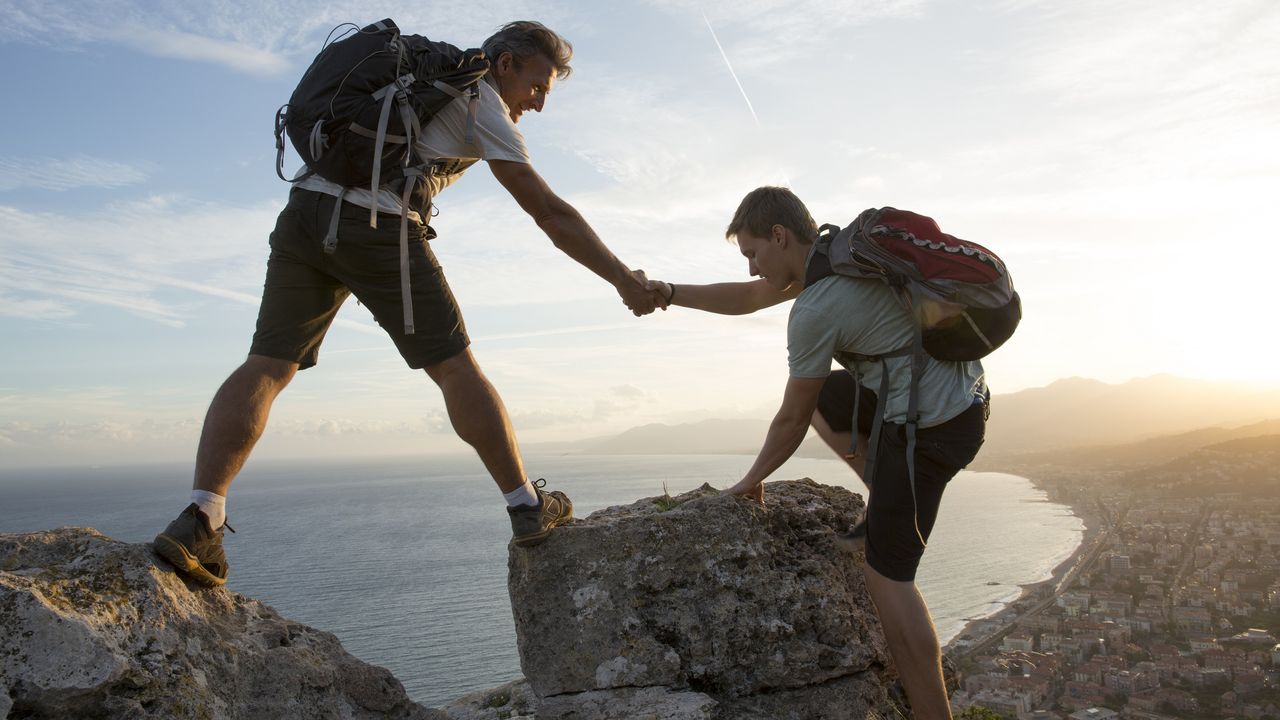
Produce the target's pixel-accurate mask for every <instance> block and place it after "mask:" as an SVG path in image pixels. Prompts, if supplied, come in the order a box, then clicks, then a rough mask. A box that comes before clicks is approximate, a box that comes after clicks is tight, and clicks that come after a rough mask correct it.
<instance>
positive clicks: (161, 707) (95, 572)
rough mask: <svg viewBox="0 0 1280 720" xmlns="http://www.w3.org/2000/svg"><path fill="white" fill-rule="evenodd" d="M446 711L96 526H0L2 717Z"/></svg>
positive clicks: (414, 715)
mask: <svg viewBox="0 0 1280 720" xmlns="http://www.w3.org/2000/svg"><path fill="white" fill-rule="evenodd" d="M6 713H7V714H8V715H9V716H10V717H15V718H17V717H21V718H73V717H93V718H104V719H114V718H120V719H122V720H123V719H124V718H129V719H131V720H133V719H146V718H156V719H159V718H165V719H168V718H208V719H210V720H216V719H220V718H255V719H256V718H343V719H347V718H405V719H414V720H425V719H428V718H447V717H448V716H447V715H446V714H445V713H444V712H442V711H438V710H430V709H427V708H425V707H422V706H421V705H417V704H415V703H413V702H412V701H410V700H409V698H408V697H407V696H406V695H405V692H404V688H403V687H402V686H401V684H400V682H399V681H398V680H396V679H395V678H394V677H393V676H392V675H391V674H390V673H389V672H388V671H386V670H384V669H382V668H379V667H374V666H372V665H368V664H366V663H363V662H361V661H359V660H357V659H355V658H354V657H352V656H351V655H349V654H347V653H346V651H344V650H343V649H342V646H341V645H340V644H339V642H338V640H337V638H335V637H334V636H333V635H331V634H329V633H325V632H320V631H318V630H315V629H312V628H310V627H307V626H305V625H301V624H299V623H296V622H292V621H290V620H287V619H285V618H282V617H280V615H279V614H277V613H276V612H275V610H273V609H271V608H270V607H268V606H267V605H264V604H263V603H261V602H258V601H256V600H251V599H248V598H245V597H243V596H241V595H237V594H235V593H232V592H230V591H227V590H225V589H219V590H203V589H201V590H199V591H196V592H193V591H192V588H190V587H189V586H188V585H187V584H186V583H184V581H183V580H181V579H180V578H179V577H178V576H176V575H174V573H173V572H172V570H171V569H170V568H169V567H168V566H167V565H166V564H165V563H164V561H162V560H159V559H158V558H156V557H155V556H154V555H153V554H152V553H151V551H150V549H149V548H148V547H147V546H145V545H130V544H126V543H121V542H117V541H115V540H112V539H110V538H107V537H105V536H103V535H101V534H99V533H97V532H96V531H94V530H88V529H79V528H63V529H60V530H54V531H50V532H43V533H34V534H28V535H3V534H0V718H3V717H5V716H6Z"/></svg>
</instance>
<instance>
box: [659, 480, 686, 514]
mask: <svg viewBox="0 0 1280 720" xmlns="http://www.w3.org/2000/svg"><path fill="white" fill-rule="evenodd" d="M683 502H684V501H683V500H677V499H676V498H673V497H671V493H670V492H669V491H668V490H667V484H666V483H665V482H664V483H662V497H660V498H658V499H657V500H654V501H653V504H654V505H657V506H658V512H666V511H668V510H670V509H671V508H673V507H676V506H678V505H680V504H681V503H683Z"/></svg>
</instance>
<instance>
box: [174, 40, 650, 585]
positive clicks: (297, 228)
mask: <svg viewBox="0 0 1280 720" xmlns="http://www.w3.org/2000/svg"><path fill="white" fill-rule="evenodd" d="M483 50H484V52H485V54H486V56H487V57H488V60H489V70H488V72H487V74H486V75H485V77H484V78H483V80H482V81H480V82H479V83H477V85H478V91H479V97H478V101H477V104H476V105H475V106H474V107H470V106H469V103H468V99H467V98H458V99H456V100H454V101H453V102H452V103H451V104H449V105H447V106H446V107H445V108H444V109H443V110H441V111H440V112H439V113H437V114H436V115H435V116H434V117H433V118H432V120H431V122H430V123H429V124H427V125H426V127H424V128H423V130H422V133H421V135H420V136H419V137H418V139H417V143H416V147H415V150H416V151H417V154H418V155H419V156H420V157H421V158H423V159H424V160H428V159H429V160H432V161H435V160H440V161H443V167H444V168H445V170H444V171H443V172H440V173H436V174H433V175H431V176H430V177H428V178H425V179H424V181H425V182H428V183H429V184H430V186H429V190H430V194H431V195H432V196H434V195H436V194H438V193H439V192H441V191H443V190H444V189H446V188H447V187H448V186H449V185H451V184H452V183H453V182H455V181H456V180H457V179H458V178H459V177H461V176H462V174H463V173H464V172H465V171H466V170H467V169H468V168H469V167H470V166H471V165H474V164H475V163H476V162H478V161H480V160H484V161H485V162H486V163H488V165H489V169H490V171H491V172H492V173H493V175H494V177H495V178H497V180H498V182H499V183H500V184H501V185H502V186H503V188H505V189H506V190H507V192H508V193H510V194H511V196H512V197H513V198H514V199H515V201H516V202H517V203H518V204H519V205H520V207H521V208H522V209H523V210H524V211H525V212H526V213H528V214H529V216H530V217H532V218H533V220H534V221H535V222H536V223H537V224H538V227H539V228H541V229H542V231H543V232H545V233H546V234H547V236H548V237H549V238H550V239H551V241H552V242H553V243H554V244H555V246H556V247H557V248H559V249H560V250H561V251H563V252H564V253H565V254H566V255H568V256H569V257H571V258H573V259H574V260H576V261H577V262H579V263H581V264H582V265H583V266H585V267H586V268H587V269H589V270H591V271H592V272H593V273H595V274H596V275H599V276H600V277H601V278H603V279H604V280H606V281H607V282H609V283H610V284H612V285H613V286H614V287H615V288H616V289H617V291H618V294H619V295H621V296H622V299H623V301H624V302H625V303H626V305H627V306H628V307H629V308H630V309H631V310H632V312H634V313H635V314H636V315H642V314H645V313H649V312H652V311H653V308H654V296H653V295H652V294H650V293H649V292H648V291H646V290H645V288H644V287H643V286H642V285H641V284H640V283H638V282H637V281H636V280H635V278H634V277H633V276H632V274H631V271H630V269H629V268H628V267H627V266H626V265H625V264H623V263H622V261H620V260H619V259H618V258H617V257H615V256H614V255H613V253H612V252H610V251H609V249H608V248H607V247H606V246H605V245H604V243H603V242H601V241H600V238H599V237H598V236H597V235H596V233H595V232H594V231H593V230H592V229H591V227H590V226H589V225H588V224H587V222H586V220H584V219H583V217H582V216H581V215H580V214H579V213H578V211H577V210H575V209H574V208H573V207H572V206H571V205H569V203H567V202H565V201H564V200H562V199H561V198H560V197H559V196H557V195H556V194H555V193H554V192H552V191H551V189H550V188H549V187H548V186H547V184H546V182H544V181H543V179H542V178H541V177H540V176H539V175H538V173H537V172H536V171H534V169H533V165H532V164H531V163H530V160H529V152H528V150H527V149H526V148H525V143H524V138H523V136H522V135H521V134H520V131H519V130H518V129H516V124H517V123H518V122H519V121H520V118H521V116H522V115H523V114H524V113H526V112H528V111H530V110H532V111H534V112H541V111H542V108H543V106H544V104H545V103H546V100H547V94H548V93H550V92H551V89H552V87H553V85H554V84H555V82H556V80H559V79H564V78H565V77H567V76H568V75H569V73H570V67H569V60H570V58H571V57H572V55H573V48H572V46H571V45H570V44H569V43H568V42H566V41H565V40H564V39H563V38H561V37H560V36H559V35H557V34H556V33H555V32H553V31H551V30H550V29H548V28H547V27H545V26H543V25H542V24H540V23H537V22H530V21H519V22H512V23H509V24H507V25H505V26H503V27H502V28H501V29H499V30H498V32H497V33H495V34H494V35H493V36H492V37H490V38H489V39H488V40H486V41H485V42H484V45H483ZM468 131H471V132H468ZM371 211H376V212H378V213H385V214H386V216H387V217H388V219H390V218H395V219H396V220H399V219H400V218H401V216H402V213H404V214H405V215H407V217H408V219H409V222H410V224H409V227H410V238H411V239H412V242H411V243H410V247H409V250H408V270H407V272H408V273H409V276H408V278H407V279H409V280H411V283H410V285H411V288H412V290H411V293H412V305H411V307H405V304H406V303H404V302H402V295H401V293H402V286H401V281H400V277H401V276H400V274H401V272H402V269H401V238H400V228H399V225H400V223H398V222H383V223H379V224H378V227H377V228H371V227H370V222H369V215H370V212H371ZM331 218H332V222H333V223H334V224H335V229H336V231H337V232H336V234H335V233H334V232H333V231H332V230H330V228H329V225H330V222H331V220H330V219H331ZM428 220H429V218H428V217H423V216H420V215H419V214H418V212H416V210H415V209H414V208H405V207H403V205H402V199H401V196H400V195H399V194H397V193H396V192H393V191H392V190H390V189H388V188H387V187H386V186H383V187H381V188H379V189H378V190H377V191H376V192H373V191H371V190H370V189H367V188H366V189H361V188H351V187H348V188H343V187H342V186H339V185H337V184H335V183H333V182H330V181H328V180H325V179H324V178H322V177H320V176H319V175H317V174H312V173H310V172H308V171H307V168H305V167H304V168H303V169H302V170H301V171H299V173H298V174H297V175H296V176H295V179H294V180H293V189H292V191H291V192H290V194H289V202H288V205H287V206H286V207H285V209H284V210H283V211H282V212H281V213H280V216H279V219H278V220H277V222H276V227H275V230H274V232H272V233H271V255H270V258H269V259H268V261H267V277H266V283H265V286H264V288H263V294H262V304H261V306H260V309H259V313H258V322H257V330H256V332H255V333H254V337H253V343H252V346H251V347H250V350H249V357H248V359H247V360H245V362H244V364H242V365H241V366H240V367H239V368H238V369H236V370H235V371H234V372H233V373H232V374H231V376H230V377H229V378H227V380H226V381H225V382H224V383H223V384H222V387H221V388H220V389H219V390H218V392H217V394H216V395H215V396H214V398H213V402H212V404H211V405H210V407H209V411H208V414H207V415H206V417H205V421H204V427H203V429H202V431H201V435H200V444H199V447H198V449H197V452H196V463H195V478H194V483H193V490H192V495H191V504H190V505H188V506H187V508H186V509H185V510H183V511H182V513H181V514H180V515H179V516H178V518H177V519H176V520H174V521H173V522H172V523H170V524H169V526H168V527H167V528H166V529H165V531H164V532H162V533H160V534H159V535H157V536H156V538H155V541H154V543H153V547H154V548H155V550H156V551H157V552H158V553H159V554H160V555H161V556H163V557H164V558H166V559H167V560H169V561H170V562H171V563H173V564H174V566H175V567H176V568H177V569H178V570H179V571H180V572H182V573H183V574H185V575H187V576H188V577H190V578H191V579H193V580H195V581H197V582H200V583H203V584H205V585H209V586H217V585H222V584H223V583H225V582H226V578H227V570H228V565H227V561H226V555H225V553H224V552H223V549H222V536H223V528H226V527H228V526H227V525H226V496H227V492H228V490H229V489H230V486H231V481H232V480H233V479H234V478H235V476H236V474H237V473H238V472H239V471H240V469H241V467H242V466H243V465H244V463H245V461H246V460H248V458H249V454H250V452H251V451H252V450H253V447H254V445H255V444H256V443H257V441H258V438H259V437H261V435H262V432H263V430H264V429H265V427H266V423H267V416H268V413H269V411H270V409H271V405H272V403H273V402H274V401H275V399H276V397H277V396H278V395H279V394H280V392H281V391H282V390H284V388H285V387H286V386H287V385H288V384H289V381H290V380H291V379H292V378H293V376H294V375H295V374H296V373H297V371H298V370H300V369H306V368H309V367H311V366H313V365H315V364H316V362H317V360H318V355H319V347H320V343H321V341H322V340H323V339H324V335H325V332H326V331H327V330H328V328H329V325H330V323H331V322H332V321H333V318H334V316H335V314H336V313H337V311H338V308H339V307H340V306H341V305H342V303H343V301H345V300H346V299H347V297H348V296H349V295H352V294H354V295H355V296H356V298H357V299H358V300H359V301H360V302H361V303H362V304H363V305H365V306H366V307H367V308H369V310H370V311H371V312H372V313H373V316H374V318H375V319H376V320H377V321H378V323H379V324H381V325H382V327H383V329H384V330H386V332H387V334H388V335H390V336H391V339H392V341H393V342H394V343H395V345H396V347H397V349H398V350H399V351H400V354H401V356H403V357H404V359H405V361H406V363H407V364H408V365H409V367H410V368H413V369H422V370H425V371H426V374H427V375H428V377H430V378H431V380H432V381H434V382H435V383H436V385H438V386H439V387H440V390H441V393H442V394H443V396H444V401H445V407H446V409H447V411H448V415H449V420H450V422H451V423H452V425H453V429H454V431H455V432H456V433H457V434H458V437H460V438H461V439H462V440H464V441H466V442H467V443H468V444H470V445H471V446H472V447H473V448H474V449H475V451H476V453H477V454H478V455H479V456H480V459H481V461H482V462H483V463H484V465H485V467H486V468H487V469H488V471H489V474H490V475H491V476H492V477H493V479H494V481H495V482H496V483H497V484H498V487H499V488H500V489H501V490H502V492H503V494H504V495H505V497H506V500H507V505H508V513H509V515H510V519H511V524H512V531H513V539H514V541H515V543H516V544H517V545H522V546H525V545H535V544H537V543H539V542H541V541H542V540H543V539H545V538H546V537H547V535H548V533H550V532H551V530H552V528H554V527H556V526H557V525H560V524H563V523H564V522H567V521H568V520H570V519H572V517H573V505H572V503H571V502H570V501H569V499H568V498H567V497H566V496H565V495H564V493H561V492H546V491H544V490H542V485H543V481H541V480H539V481H538V482H537V484H536V485H535V484H534V483H531V482H530V481H529V479H528V476H527V475H526V474H525V469H524V465H523V461H522V460H521V457H520V451H519V447H518V445H517V443H516V437H515V434H514V432H513V430H512V427H511V421H510V419H509V418H508V416H507V412H506V409H505V407H504V406H503V403H502V399H501V398H500V397H499V396H498V393H497V391H496V390H495V389H494V387H493V386H492V385H491V384H490V383H489V381H488V379H486V378H485V376H484V374H483V373H482V372H481V370H480V367H479V365H478V364H477V363H476V359H475V358H474V357H473V356H472V354H471V351H470V350H469V349H468V345H469V340H468V337H467V333H466V329H465V327H464V325H463V322H462V314H461V311H460V310H459V308H458V305H457V303H456V302H455V301H454V297H453V294H452V293H451V292H450V290H449V286H448V283H447V282H446V281H445V277H444V274H443V272H442V270H441V268H440V264H439V263H438V262H437V261H436V258H435V255H434V254H433V253H432V251H431V247H430V245H429V244H428V242H427V241H428V240H430V239H431V238H434V237H435V231H434V230H433V229H432V228H431V227H429V226H428V225H427V222H428ZM327 236H335V237H336V236H340V237H341V242H338V243H336V244H334V245H333V246H332V247H326V248H322V245H325V244H326V243H325V241H326V237H327ZM410 312H411V313H412V317H413V318H415V321H414V327H413V330H412V331H409V332H407V331H406V328H405V324H404V323H403V322H402V314H403V315H408V313H410Z"/></svg>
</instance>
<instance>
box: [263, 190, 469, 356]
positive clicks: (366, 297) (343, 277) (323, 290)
mask: <svg viewBox="0 0 1280 720" xmlns="http://www.w3.org/2000/svg"><path fill="white" fill-rule="evenodd" d="M335 200H336V198H334V197H333V196H331V195H326V194H324V193H320V192H315V191H312V190H303V189H301V188H294V189H293V190H292V191H290V193H289V204H288V205H286V206H285V208H284V210H282V211H281V212H280V216H279V218H278V219H277V220H276V227H275V230H274V231H272V233H271V256H270V257H269V258H268V259H267V279H266V282H265V284H264V286H263V289H262V305H261V307H260V308H259V310H258V327H257V331H256V332H254V334H253V345H252V346H251V347H250V349H249V352H250V353H251V354H254V355H265V356H267V357H272V358H278V359H280V360H289V361H292V362H296V363H298V365H299V366H301V369H304V370H305V369H306V368H309V367H311V366H312V365H315V364H316V361H317V359H318V358H319V353H320V343H321V341H323V340H324V336H325V333H326V332H327V331H328V330H329V325H330V324H331V323H332V322H333V318H334V316H335V315H337V313H338V308H339V307H341V306H342V303H343V302H344V301H345V300H346V299H347V296H348V295H355V296H356V299H358V300H359V301H360V302H361V304H363V305H364V306H365V307H367V308H369V311H370V312H372V313H373V317H374V319H375V320H377V321H378V324H379V325H381V326H382V329H383V330H385V331H386V332H387V334H388V335H390V336H391V340H392V341H393V342H394V343H395V345H396V348H397V349H399V350H400V355H401V356H402V357H404V359H405V362H407V363H408V364H409V367H411V368H414V369H420V368H425V367H429V366H431V365H435V364H436V363H439V362H442V361H444V360H448V359H449V358H451V357H453V356H454V355H457V354H458V353H460V352H462V351H463V350H465V349H466V347H467V346H468V345H469V344H470V340H469V339H468V338H467V330H466V327H464V326H463V323H462V311H461V310H459V308H458V303H457V302H456V301H455V300H454V298H453V293H452V292H450V291H449V284H448V283H447V282H446V281H445V278H444V272H443V271H442V270H441V269H440V263H439V262H437V261H436V257H435V254H434V253H432V252H431V247H430V245H429V244H428V243H427V241H428V240H430V239H431V238H433V237H435V232H434V231H433V230H432V229H431V228H430V227H428V226H425V225H420V224H418V223H413V222H410V223H409V282H410V287H411V289H412V292H413V318H414V334H413V335H406V334H405V332H404V308H403V305H402V303H401V296H400V217H399V216H398V215H390V214H386V213H382V214H379V215H378V227H377V229H376V230H375V229H373V228H371V227H369V210H368V209H367V208H362V207H360V206H358V205H355V204H352V203H348V202H344V203H343V204H342V211H341V216H340V219H339V223H338V243H337V246H336V247H335V248H334V251H333V253H325V252H324V248H323V243H324V238H325V235H326V234H327V233H328V230H329V222H330V219H331V217H332V214H333V204H334V201H335Z"/></svg>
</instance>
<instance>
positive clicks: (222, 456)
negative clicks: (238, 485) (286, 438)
mask: <svg viewBox="0 0 1280 720" xmlns="http://www.w3.org/2000/svg"><path fill="white" fill-rule="evenodd" d="M297 372H298V363H295V362H289V361H288V360H277V359H276V358H269V357H265V356H263V355H250V356H249V358H248V359H247V360H245V361H244V364H243V365H241V366H240V367H238V368H236V370H235V372H233V373H231V376H230V377H228V378H227V379H226V381H225V382H223V383H222V387H220V388H218V392H217V394H215V395H214V396H213V402H212V403H210V404H209V412H208V413H207V414H206V415H205V417H204V427H203V428H202V429H201V431H200V445H199V448H198V449H197V450H196V472H195V481H194V483H193V487H194V488H195V489H196V490H208V491H209V492H214V493H217V494H219V495H222V496H224V497H225V496H226V494H227V492H228V491H229V490H230V489H231V481H232V480H234V479H235V477H236V474H237V473H239V472H240V468H242V467H244V463H245V461H246V460H248V459H249V453H251V452H253V446H254V445H255V444H257V442H258V438H260V437H262V431H263V430H265V429H266V427H267V416H268V415H269V414H270V412H271V404H272V403H273V402H275V399H276V396H278V395H279V394H280V391H281V390H284V388H285V386H287V385H288V384H289V381H290V380H292V379H293V376H294V374H295V373H297Z"/></svg>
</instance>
